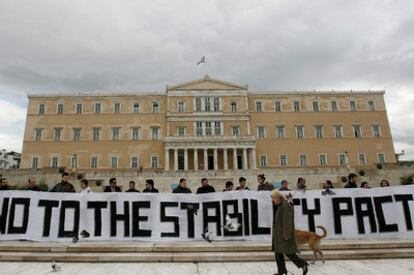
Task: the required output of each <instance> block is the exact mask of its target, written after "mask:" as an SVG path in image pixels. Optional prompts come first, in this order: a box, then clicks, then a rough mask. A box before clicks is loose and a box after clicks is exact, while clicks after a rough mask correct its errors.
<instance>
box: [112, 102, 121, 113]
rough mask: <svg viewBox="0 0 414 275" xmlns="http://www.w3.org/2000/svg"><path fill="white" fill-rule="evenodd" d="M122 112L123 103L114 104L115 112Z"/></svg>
mask: <svg viewBox="0 0 414 275" xmlns="http://www.w3.org/2000/svg"><path fill="white" fill-rule="evenodd" d="M120 112H121V103H119V102H117V103H115V104H114V114H119V113H120Z"/></svg>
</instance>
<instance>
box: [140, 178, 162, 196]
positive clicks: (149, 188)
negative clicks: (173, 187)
mask: <svg viewBox="0 0 414 275" xmlns="http://www.w3.org/2000/svg"><path fill="white" fill-rule="evenodd" d="M154 185H155V184H154V181H153V180H152V179H149V180H146V181H145V189H144V190H143V191H142V192H143V193H159V191H158V189H156V188H155V187H154Z"/></svg>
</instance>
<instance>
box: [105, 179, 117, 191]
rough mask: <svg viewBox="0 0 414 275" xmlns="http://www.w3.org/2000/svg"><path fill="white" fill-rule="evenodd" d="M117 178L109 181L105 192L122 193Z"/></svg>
mask: <svg viewBox="0 0 414 275" xmlns="http://www.w3.org/2000/svg"><path fill="white" fill-rule="evenodd" d="M116 183H117V181H116V178H111V179H110V180H109V186H106V187H105V190H104V192H121V188H120V187H119V186H117V185H116Z"/></svg>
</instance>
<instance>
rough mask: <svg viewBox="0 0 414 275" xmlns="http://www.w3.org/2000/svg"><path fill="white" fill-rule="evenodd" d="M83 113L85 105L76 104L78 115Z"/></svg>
mask: <svg viewBox="0 0 414 275" xmlns="http://www.w3.org/2000/svg"><path fill="white" fill-rule="evenodd" d="M82 111H83V105H82V104H81V103H78V104H76V113H77V114H78V115H79V114H82Z"/></svg>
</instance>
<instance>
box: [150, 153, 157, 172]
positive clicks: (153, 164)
mask: <svg viewBox="0 0 414 275" xmlns="http://www.w3.org/2000/svg"><path fill="white" fill-rule="evenodd" d="M151 168H153V169H156V168H158V157H157V156H152V157H151Z"/></svg>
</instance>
